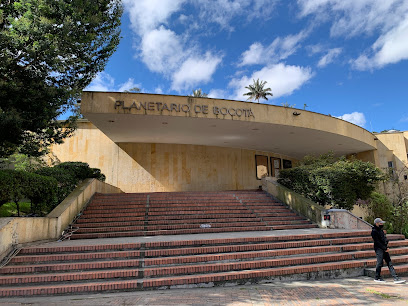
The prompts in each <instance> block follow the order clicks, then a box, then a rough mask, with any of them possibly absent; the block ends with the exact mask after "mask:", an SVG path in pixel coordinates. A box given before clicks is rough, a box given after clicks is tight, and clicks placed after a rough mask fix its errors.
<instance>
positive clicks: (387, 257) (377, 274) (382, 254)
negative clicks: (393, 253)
mask: <svg viewBox="0 0 408 306" xmlns="http://www.w3.org/2000/svg"><path fill="white" fill-rule="evenodd" d="M375 255H377V266H376V267H375V278H380V275H381V268H382V267H383V260H385V263H386V264H387V266H388V269H389V270H390V273H391V275H392V277H394V278H396V277H397V273H395V270H394V266H393V265H392V262H391V257H390V254H389V253H388V252H385V251H384V250H383V249H377V250H375Z"/></svg>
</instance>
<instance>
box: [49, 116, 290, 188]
mask: <svg viewBox="0 0 408 306" xmlns="http://www.w3.org/2000/svg"><path fill="white" fill-rule="evenodd" d="M52 153H53V155H55V156H57V157H58V159H59V160H60V161H61V162H64V161H82V162H87V163H89V165H90V166H91V167H95V168H100V169H101V170H102V173H104V174H105V175H106V182H107V183H108V184H112V185H114V186H117V187H119V188H120V189H121V190H123V191H124V192H156V191H194V190H204V191H205V190H207V191H212V190H232V189H254V188H258V186H260V185H261V182H260V180H257V179H256V172H255V171H256V170H255V155H266V156H268V157H271V156H273V157H279V158H284V159H289V160H292V161H295V160H294V159H293V158H290V157H288V156H284V155H280V154H275V153H271V152H262V151H255V150H245V149H238V148H224V147H212V146H199V145H182V144H146V143H119V144H118V145H117V144H115V143H114V142H113V141H111V140H110V139H109V138H108V137H107V136H106V135H105V134H103V133H102V132H101V131H100V130H98V129H97V128H95V126H93V125H92V124H91V123H89V122H81V123H79V127H78V130H77V131H76V133H75V135H74V136H73V137H71V138H68V139H66V140H65V143H64V144H62V145H55V146H53V147H52Z"/></svg>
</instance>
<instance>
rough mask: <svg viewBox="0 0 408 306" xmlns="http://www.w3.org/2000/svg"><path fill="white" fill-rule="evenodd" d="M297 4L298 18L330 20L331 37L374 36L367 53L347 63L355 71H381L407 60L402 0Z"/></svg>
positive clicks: (406, 9) (407, 15) (407, 23)
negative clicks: (386, 66)
mask: <svg viewBox="0 0 408 306" xmlns="http://www.w3.org/2000/svg"><path fill="white" fill-rule="evenodd" d="M298 5H299V7H300V10H301V12H300V16H302V17H303V16H307V15H313V17H314V18H315V20H317V21H319V20H320V21H321V20H324V21H331V22H332V26H331V29H330V35H331V36H332V37H340V36H344V37H347V38H350V37H355V36H358V35H378V38H377V41H376V42H375V43H374V44H373V45H372V46H371V48H370V50H366V51H364V52H362V54H360V56H359V57H358V58H357V59H355V60H353V61H351V63H352V65H353V67H354V68H355V69H358V70H371V69H375V68H382V67H384V66H385V65H388V64H392V63H397V62H399V61H401V60H406V59H408V39H407V37H408V1H406V0H386V1H384V0H298Z"/></svg>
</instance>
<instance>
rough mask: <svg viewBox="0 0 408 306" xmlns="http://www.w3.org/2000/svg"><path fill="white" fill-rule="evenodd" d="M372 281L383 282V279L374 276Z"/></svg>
mask: <svg viewBox="0 0 408 306" xmlns="http://www.w3.org/2000/svg"><path fill="white" fill-rule="evenodd" d="M374 281H375V282H378V283H385V280H384V279H383V278H382V277H376V278H375V279H374Z"/></svg>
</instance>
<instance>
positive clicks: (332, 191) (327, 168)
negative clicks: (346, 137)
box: [278, 153, 385, 209]
mask: <svg viewBox="0 0 408 306" xmlns="http://www.w3.org/2000/svg"><path fill="white" fill-rule="evenodd" d="M384 179H385V175H384V174H383V173H382V172H381V170H380V169H378V168H377V167H375V165H373V164H371V163H369V162H363V161H361V160H358V159H351V160H350V159H346V158H344V157H341V158H339V159H337V158H335V157H334V155H333V153H328V154H324V155H321V156H320V157H313V156H307V157H305V158H304V159H303V160H301V161H300V163H299V165H298V166H297V167H294V168H292V169H284V170H282V171H281V172H280V174H279V179H278V182H279V183H280V184H282V185H284V186H286V187H288V188H290V189H292V190H294V191H295V192H297V193H300V194H303V195H304V196H306V197H307V198H309V199H311V200H312V201H315V202H317V203H319V204H321V205H333V206H335V207H338V208H345V209H352V208H353V206H354V204H356V202H357V200H359V199H363V200H366V199H368V198H370V195H371V193H372V192H373V191H374V189H375V187H376V183H377V182H379V181H381V180H384Z"/></svg>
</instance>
